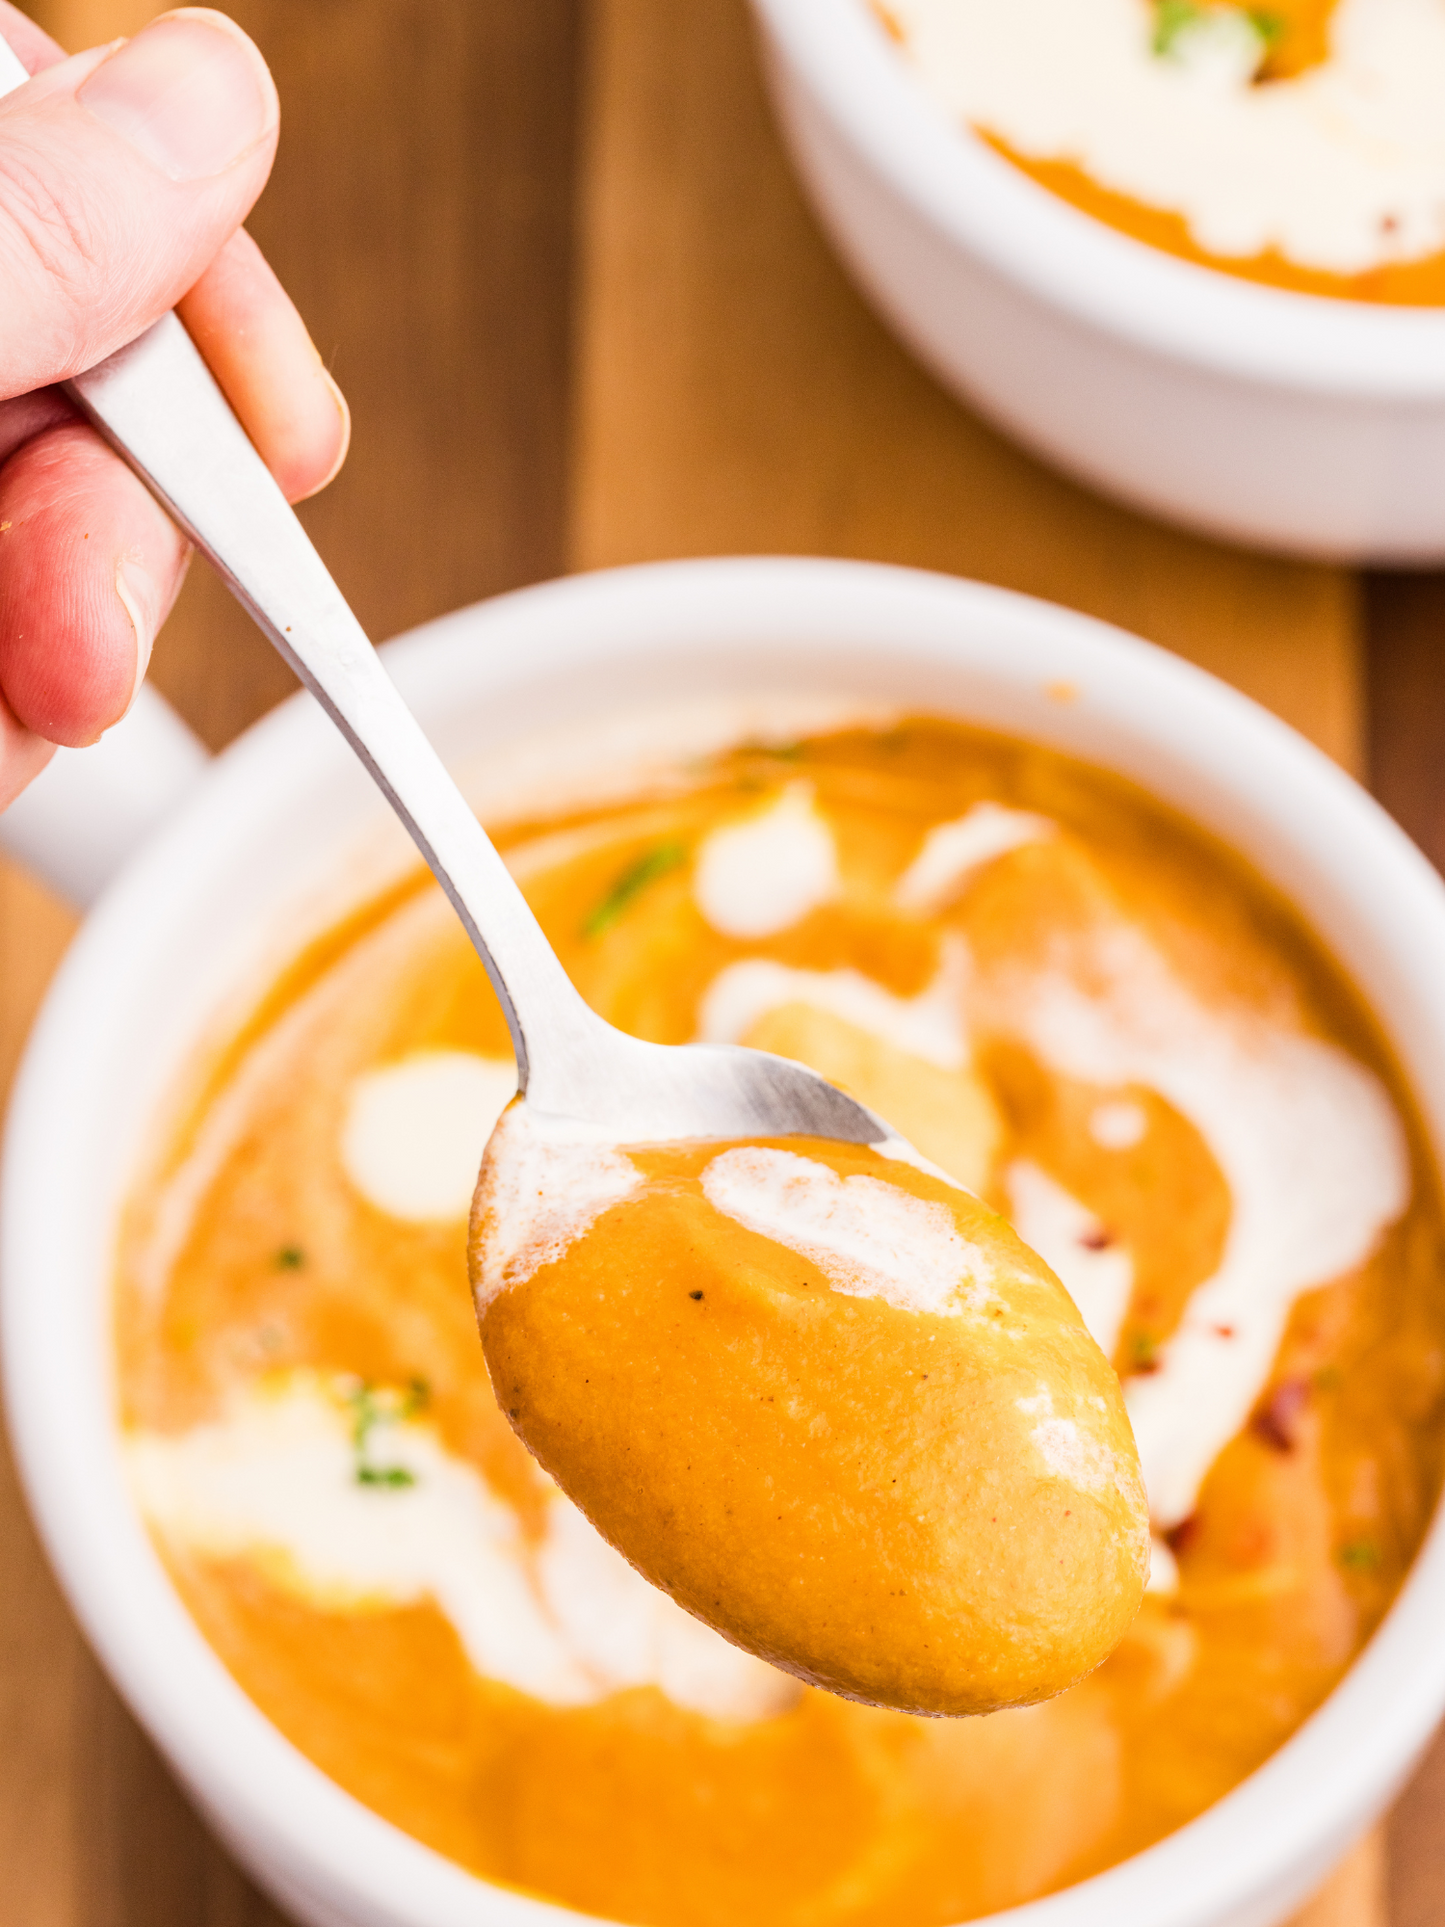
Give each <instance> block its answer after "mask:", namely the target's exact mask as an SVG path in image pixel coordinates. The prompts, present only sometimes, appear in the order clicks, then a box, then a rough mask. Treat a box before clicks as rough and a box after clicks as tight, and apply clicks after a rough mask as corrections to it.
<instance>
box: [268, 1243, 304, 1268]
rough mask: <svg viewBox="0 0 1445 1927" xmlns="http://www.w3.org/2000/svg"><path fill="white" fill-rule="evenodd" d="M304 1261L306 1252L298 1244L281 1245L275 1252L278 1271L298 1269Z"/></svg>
mask: <svg viewBox="0 0 1445 1927" xmlns="http://www.w3.org/2000/svg"><path fill="white" fill-rule="evenodd" d="M305 1262H306V1253H305V1252H304V1251H303V1250H302V1249H301V1247H300V1245H282V1247H281V1249H280V1250H279V1251H278V1252H277V1253H276V1260H275V1263H276V1269H277V1270H278V1271H299V1270H300V1269H301V1267H302V1266H303V1265H304V1264H305Z"/></svg>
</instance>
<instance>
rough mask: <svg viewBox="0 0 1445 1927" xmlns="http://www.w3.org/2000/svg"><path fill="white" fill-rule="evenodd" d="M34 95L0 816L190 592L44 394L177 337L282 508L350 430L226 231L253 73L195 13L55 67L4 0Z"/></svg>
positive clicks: (3, 21)
mask: <svg viewBox="0 0 1445 1927" xmlns="http://www.w3.org/2000/svg"><path fill="white" fill-rule="evenodd" d="M0 33H3V34H4V36H5V38H6V39H7V40H8V41H9V42H10V45H11V46H12V47H13V48H14V49H15V51H16V53H17V54H19V56H20V58H21V59H22V60H23V61H24V63H25V65H26V67H27V68H28V69H29V70H30V72H31V74H32V76H34V77H33V78H32V79H31V80H30V82H29V83H28V84H27V85H26V86H24V87H21V88H19V89H17V90H16V92H15V93H13V94H11V95H9V96H8V97H7V98H5V99H4V100H0V288H3V289H4V298H3V303H0V808H3V807H4V805H5V804H6V803H8V802H9V801H10V800H11V799H12V798H13V797H14V796H15V795H16V794H17V793H18V792H19V791H20V790H21V789H23V788H24V786H25V784H26V783H28V782H29V781H30V779H31V778H32V777H33V776H34V775H36V774H37V772H38V771H39V770H40V769H42V768H43V767H44V765H45V763H46V762H47V761H48V760H49V758H50V756H51V754H52V753H53V748H54V745H55V744H57V743H66V744H71V745H77V744H84V743H92V742H94V741H95V740H96V739H97V738H98V737H99V736H100V735H101V734H102V732H103V731H104V730H106V729H107V728H109V726H110V725H111V724H112V723H114V722H117V721H118V720H119V719H120V717H121V716H123V715H124V714H125V712H126V710H127V709H128V708H129V706H130V702H131V699H132V697H133V695H134V693H135V691H136V689H137V688H138V687H139V685H140V681H141V678H142V677H143V676H144V674H145V670H146V664H147V663H148V661H149V659H150V652H151V644H152V643H153V642H154V640H155V636H156V631H157V630H158V629H159V628H160V625H161V623H162V622H163V621H164V619H165V616H166V614H167V612H168V611H169V609H170V606H171V604H172V602H173V601H174V600H175V597H176V593H177V591H178V590H179V588H180V585H181V579H182V577H183V576H184V574H185V569H186V563H187V560H188V557H189V550H188V547H187V544H186V542H185V540H184V538H183V537H182V536H181V534H180V532H179V531H178V530H177V529H176V528H175V527H174V526H173V525H172V523H171V522H170V521H169V520H168V518H167V517H166V516H165V515H164V514H163V513H162V511H161V510H160V509H159V508H158V507H157V505H156V504H155V502H154V501H153V500H152V498H151V497H150V495H149V494H148V493H147V492H146V490H145V489H144V488H143V487H142V486H141V484H140V483H139V482H138V481H136V479H135V477H134V476H133V475H132V474H131V473H130V471H129V469H127V468H126V467H125V466H124V464H123V463H122V462H121V461H120V460H119V458H118V457H117V456H115V455H113V454H112V453H111V452H110V450H109V449H108V448H107V447H106V446H105V444H104V443H103V442H102V441H101V440H100V439H99V437H98V436H97V435H96V434H95V433H94V432H93V431H92V430H91V429H89V428H87V427H86V426H84V424H83V423H82V422H81V421H80V420H79V418H78V417H77V416H76V414H75V412H74V411H73V410H72V409H71V407H70V406H69V404H68V403H67V402H66V401H65V399H64V397H63V396H62V394H61V393H60V391H59V390H58V389H57V388H56V387H55V386H53V384H54V383H56V382H59V381H62V380H64V379H65V378H66V377H67V376H69V375H73V374H77V373H79V372H80V371H81V370H83V369H85V368H89V367H92V366H93V365H94V364H95V363H96V362H97V361H100V360H102V359H103V358H104V357H105V356H106V355H108V354H110V353H111V352H112V351H113V350H114V349H116V348H119V347H121V346H122V345H123V344H124V343H125V342H127V341H130V340H133V339H134V337H135V336H136V335H138V334H140V333H141V331H142V330H143V329H145V328H147V327H149V325H150V324H151V322H153V321H155V320H156V319H157V318H158V317H159V316H160V315H162V314H164V313H165V311H166V310H167V309H168V308H172V307H176V308H179V310H180V314H181V319H182V320H183V321H184V322H185V324H186V327H187V328H188V329H189V330H190V332H191V335H192V336H193V338H194V339H195V341H196V344H197V346H198V347H199V348H200V349H201V352H202V353H203V354H204V355H205V357H206V360H207V361H208V362H209V363H210V366H211V370H212V373H213V374H214V375H215V376H216V379H217V380H218V381H219V382H220V384H221V386H222V388H223V389H224V390H225V391H226V395H227V397H228V398H229V400H230V402H231V405H232V407H233V408H234V409H235V410H236V413H237V414H238V415H239V416H240V418H241V421H242V423H243V424H244V426H245V428H246V430H247V432H248V433H249V434H250V436H251V439H252V440H253V441H254V442H255V444H256V446H257V448H258V449H259V450H260V452H261V454H262V456H263V457H264V459H265V461H266V463H267V465H268V466H269V467H270V469H271V471H272V473H273V474H274V475H275V477H276V479H277V481H278V482H279V483H280V484H281V486H282V488H283V489H284V490H285V492H286V494H287V496H288V498H289V499H290V500H291V501H293V502H294V501H299V500H300V499H301V498H302V497H303V496H305V495H310V494H313V493H314V492H315V491H316V490H317V489H319V488H322V487H324V486H325V484H326V483H327V482H328V481H330V479H331V477H332V476H333V475H334V474H335V473H336V471H337V469H338V468H340V466H341V463H342V461H343V459H344V458H345V454H346V444H347V438H348V433H349V426H350V424H349V417H348V414H347V409H346V403H345V401H344V400H343V399H342V396H341V392H340V390H339V389H338V388H337V386H336V384H335V383H334V382H333V381H332V379H331V377H330V376H329V375H328V374H327V372H326V370H325V368H324V367H323V366H322V363H321V357H320V356H319V355H318V354H317V352H316V350H315V348H314V347H313V346H312V344H311V341H310V338H309V336H308V335H307V333H306V329H305V326H304V325H303V323H302V321H301V317H300V316H299V315H298V314H297V312H296V310H295V308H294V307H293V306H292V305H291V302H290V300H289V299H288V298H287V296H286V294H285V292H284V290H283V289H282V287H281V285H280V283H279V282H278V281H277V280H276V277H275V276H274V275H273V274H272V272H271V270H270V269H269V268H268V267H267V265H266V263H265V261H264V259H263V258H262V256H261V253H260V251H259V250H258V249H257V247H256V245H255V243H254V242H253V241H252V240H251V239H250V237H249V236H248V235H247V234H246V233H245V232H244V231H243V230H242V228H241V222H242V221H243V220H244V219H245V217H246V215H247V214H248V213H249V211H250V209H251V207H252V204H253V203H254V202H255V200H256V197H257V196H258V195H259V194H260V192H261V189H262V188H263V187H264V185H265V183H266V177H267V175H268V174H269V173H270V171H271V162H272V158H273V157H274V154H275V151H276V133H277V126H278V122H279V110H278V106H277V100H276V89H275V86H274V85H273V83H272V80H271V76H270V74H269V73H268V72H267V69H266V63H265V62H264V61H263V60H262V58H261V55H260V53H259V52H258V51H257V49H256V47H255V46H254V45H253V44H252V42H251V41H250V40H248V39H247V37H246V36H245V34H243V33H242V32H241V30H240V28H239V27H237V26H235V25H234V24H233V23H232V22H231V21H229V20H227V19H226V18H225V16H224V15H222V14H219V13H213V12H211V11H210V10H209V9H205V8H186V9H184V10H182V11H180V12H178V13H171V14H166V15H164V16H163V17H162V18H161V19H160V20H158V21H156V22H154V23H153V24H152V25H151V26H149V27H147V28H145V30H144V31H143V32H141V33H139V34H137V36H136V37H135V39H134V40H130V41H124V42H118V43H116V44H115V45H114V46H111V47H98V48H95V49H93V50H92V51H91V52H90V53H84V54H76V55H75V56H74V57H73V58H72V59H69V60H67V59H66V58H65V57H64V55H63V54H62V53H61V51H60V49H59V48H58V47H57V46H56V45H55V43H54V42H53V41H52V40H50V39H49V38H48V36H47V35H45V34H43V33H41V32H40V30H39V28H37V27H36V26H35V25H34V24H33V22H31V21H29V20H27V19H26V17H25V16H24V15H23V14H22V13H20V12H18V11H17V10H16V8H14V7H12V6H10V5H9V4H8V0H0Z"/></svg>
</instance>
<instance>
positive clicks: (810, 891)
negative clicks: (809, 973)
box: [692, 783, 838, 939]
mask: <svg viewBox="0 0 1445 1927" xmlns="http://www.w3.org/2000/svg"><path fill="white" fill-rule="evenodd" d="M692 889H693V896H694V898H695V899H696V902H697V907H698V909H699V910H701V912H702V914H703V915H704V916H705V917H706V918H707V920H708V922H709V923H710V924H711V925H712V927H713V929H714V930H716V931H718V932H719V934H720V935H722V936H724V937H740V938H743V939H750V938H756V937H771V936H775V935H776V934H777V932H778V931H780V930H790V929H791V928H792V926H793V925H794V924H795V923H801V922H802V920H803V918H804V917H806V916H807V915H808V913H809V912H810V911H812V910H816V909H817V908H818V906H819V904H822V903H826V902H827V901H828V899H829V897H831V896H834V895H836V893H837V889H838V852H837V849H836V847H835V845H834V842H833V832H832V830H831V829H830V828H829V827H828V823H827V820H826V818H825V817H824V816H823V815H822V814H821V813H820V812H819V810H818V809H817V807H816V806H815V804H814V801H813V786H812V784H811V783H789V784H788V786H787V788H786V789H784V790H783V791H782V792H781V793H780V794H779V795H778V797H777V798H776V800H775V801H774V802H772V803H771V804H769V805H768V807H767V808H766V809H763V810H759V811H756V812H755V813H754V814H753V815H751V816H747V817H744V818H743V819H742V821H741V822H737V823H726V824H724V825H723V826H722V827H721V828H720V829H716V830H713V831H712V832H711V834H710V835H708V836H706V837H705V838H704V839H703V841H702V843H701V844H700V845H699V847H698V853H697V866H696V869H695V870H694V872H693V882H692Z"/></svg>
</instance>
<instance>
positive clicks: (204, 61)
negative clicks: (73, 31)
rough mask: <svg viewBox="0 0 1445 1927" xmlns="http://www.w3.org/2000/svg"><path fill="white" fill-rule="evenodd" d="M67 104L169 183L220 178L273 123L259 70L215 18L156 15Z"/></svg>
mask: <svg viewBox="0 0 1445 1927" xmlns="http://www.w3.org/2000/svg"><path fill="white" fill-rule="evenodd" d="M76 99H77V100H78V101H79V102H80V103H81V104H82V106H84V107H85V109H86V111H87V112H88V113H91V114H94V115H95V117H96V119H97V120H100V121H104V123H105V125H106V126H107V127H109V128H112V129H113V130H114V132H116V133H117V134H119V135H120V136H121V137H122V139H124V140H127V141H129V143H130V145H131V146H132V147H134V148H135V149H136V150H137V151H138V152H139V153H141V154H144V156H145V157H146V159H147V160H148V161H150V162H151V163H152V164H153V165H154V166H156V167H158V168H159V169H160V170H161V172H162V173H163V174H167V175H169V176H170V178H171V179H172V180H173V181H199V180H204V179H206V178H207V177H208V176H210V175H213V174H221V173H224V172H225V170H226V169H227V168H228V167H229V166H231V164H232V163H233V162H234V161H237V160H239V159H240V158H241V156H242V155H243V154H245V153H247V152H248V151H249V150H250V149H251V148H253V147H254V146H255V145H256V143H257V142H258V141H259V140H262V139H263V138H264V137H265V136H266V135H267V134H269V133H270V131H271V129H272V128H273V127H274V126H275V125H276V122H277V119H278V117H279V116H278V109H277V102H276V89H275V86H274V84H273V82H272V80H271V76H270V73H269V72H268V71H267V68H266V63H265V61H264V60H262V58H261V56H260V54H259V53H258V52H257V50H256V48H255V47H254V46H253V45H252V44H251V42H250V41H249V40H248V39H247V38H246V36H245V34H243V33H242V32H241V29H240V28H239V27H237V26H234V25H233V24H232V23H231V21H229V20H227V19H226V17H225V15H224V14H219V13H212V12H210V11H209V9H206V8H187V9H185V10H184V11H182V12H180V13H169V14H163V15H162V16H161V18H160V19H159V20H156V21H154V22H152V24H151V25H150V26H149V27H147V28H145V30H144V31H143V32H141V33H138V34H137V35H136V37H135V39H134V40H127V41H126V42H125V43H124V44H123V45H122V46H121V47H120V49H119V51H118V52H116V53H113V54H112V55H111V56H110V58H109V59H108V60H104V61H102V62H101V64H100V66H99V67H97V68H96V70H95V72H94V73H93V74H92V75H91V76H90V78H89V80H87V81H86V82H85V83H84V84H83V85H82V86H81V88H80V89H79V91H78V93H77V94H76Z"/></svg>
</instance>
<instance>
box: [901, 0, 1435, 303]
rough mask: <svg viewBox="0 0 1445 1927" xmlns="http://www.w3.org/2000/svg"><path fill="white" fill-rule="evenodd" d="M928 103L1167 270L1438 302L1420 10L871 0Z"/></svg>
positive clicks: (1428, 60)
mask: <svg viewBox="0 0 1445 1927" xmlns="http://www.w3.org/2000/svg"><path fill="white" fill-rule="evenodd" d="M876 11H877V12H878V14H879V16H880V18H881V19H882V20H883V22H884V24H885V26H886V27H887V28H888V30H889V32H890V33H891V35H892V36H893V38H894V39H895V40H896V41H898V42H899V43H900V45H901V46H902V48H903V50H904V53H905V55H906V56H907V58H908V59H909V61H910V63H911V64H912V65H913V67H914V69H915V71H916V72H917V73H918V75H919V78H920V79H921V80H922V82H923V84H924V85H925V86H926V87H927V88H928V90H929V91H930V92H931V93H933V94H934V96H935V97H936V98H937V99H938V100H939V101H940V102H941V103H942V104H943V105H944V106H945V107H946V108H947V109H948V110H949V112H950V113H952V114H955V115H956V116H958V118H960V119H962V120H964V121H966V122H967V123H968V124H969V125H970V126H971V127H973V128H975V129H976V130H977V131H978V132H980V133H981V134H982V135H984V137H985V138H986V139H988V140H989V141H990V142H991V143H992V144H993V145H994V146H995V147H997V148H998V149H999V151H1000V152H1001V153H1003V154H1004V155H1006V156H1007V157H1008V158H1009V159H1010V160H1011V161H1013V162H1015V163H1016V164H1017V165H1018V166H1020V167H1022V168H1023V169H1024V170H1025V171H1026V172H1028V173H1029V174H1031V175H1033V177H1034V178H1035V179H1036V180H1038V181H1040V182H1041V183H1042V184H1043V185H1044V186H1045V187H1048V188H1050V189H1051V190H1052V191H1053V192H1054V193H1056V194H1059V195H1061V196H1062V197H1063V198H1064V199H1066V200H1068V201H1071V202H1073V203H1074V205H1075V206H1077V207H1081V208H1083V209H1084V211H1085V212H1087V213H1089V214H1092V215H1094V216H1096V217H1097V218H1098V219H1100V220H1103V221H1106V222H1108V223H1109V224H1110V225H1111V226H1114V227H1118V228H1122V229H1123V230H1124V231H1125V232H1126V233H1129V234H1133V235H1134V236H1136V237H1137V238H1138V239H1140V240H1143V241H1147V242H1149V243H1150V244H1151V245H1152V246H1154V247H1158V248H1163V249H1165V250H1166V251H1167V252H1169V253H1172V254H1178V255H1182V256H1184V257H1185V258H1187V259H1190V260H1194V261H1199V262H1202V263H1204V264H1205V265H1207V266H1210V267H1215V268H1223V269H1225V270H1227V271H1228V272H1230V273H1233V274H1240V275H1244V276H1246V277H1247V278H1249V279H1251V280H1256V281H1263V282H1268V283H1272V284H1274V285H1276V286H1279V287H1286V288H1294V289H1297V290H1300V291H1303V292H1305V293H1314V294H1325V295H1333V296H1338V297H1343V298H1346V299H1350V300H1356V301H1385V302H1400V303H1406V304H1410V305H1415V306H1438V305H1445V4H1442V0H1271V4H1269V5H1268V6H1248V5H1240V4H1233V0H1227V3H1226V0H1221V3H1220V4H1214V3H1212V0H878V4H877V6H876Z"/></svg>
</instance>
